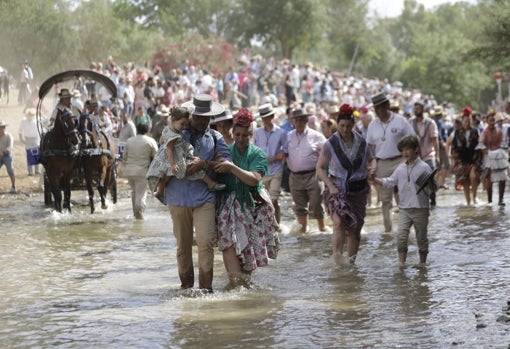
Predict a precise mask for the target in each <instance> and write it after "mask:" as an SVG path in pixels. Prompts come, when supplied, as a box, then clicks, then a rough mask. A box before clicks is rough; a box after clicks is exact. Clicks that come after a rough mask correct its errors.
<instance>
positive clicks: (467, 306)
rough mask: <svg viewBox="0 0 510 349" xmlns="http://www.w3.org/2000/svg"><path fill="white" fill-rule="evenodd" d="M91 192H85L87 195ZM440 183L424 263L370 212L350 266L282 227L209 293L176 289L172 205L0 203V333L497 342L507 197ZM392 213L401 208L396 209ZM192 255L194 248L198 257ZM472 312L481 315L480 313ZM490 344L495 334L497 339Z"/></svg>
mask: <svg viewBox="0 0 510 349" xmlns="http://www.w3.org/2000/svg"><path fill="white" fill-rule="evenodd" d="M85 202H86V201H85ZM458 202H460V203H462V197H461V196H460V194H458V193H455V192H453V193H452V192H449V193H445V192H442V193H441V194H440V196H439V198H438V204H439V207H438V208H437V209H436V210H434V211H432V214H431V220H430V226H429V239H430V254H429V263H428V265H427V266H426V268H420V269H418V268H413V267H412V263H413V261H417V260H418V252H417V249H416V242H415V241H414V234H413V233H412V234H410V246H409V256H408V261H409V265H408V266H407V267H405V268H400V267H399V266H398V257H397V251H396V245H395V234H385V233H383V232H382V230H383V229H382V226H381V222H380V220H381V219H380V212H379V211H378V209H370V210H368V215H367V217H368V219H367V224H366V226H365V229H364V231H363V234H362V242H361V248H360V253H359V255H358V259H357V261H356V265H355V266H350V265H349V264H348V263H342V264H340V265H337V266H335V265H333V264H332V262H331V249H330V234H329V233H320V232H318V231H317V230H314V231H312V232H311V233H310V234H308V235H305V236H303V235H300V234H294V233H291V232H290V228H291V224H292V222H291V217H292V215H291V214H290V213H289V212H288V211H287V212H284V215H283V217H284V219H285V221H284V224H285V226H284V231H283V235H282V241H283V248H282V250H281V253H280V255H279V257H278V260H276V261H274V262H273V261H272V263H271V264H270V265H269V266H268V267H267V268H260V269H258V270H257V271H256V272H255V273H254V275H253V279H252V281H253V285H252V287H251V288H249V289H246V288H238V289H235V290H230V291H227V290H225V289H224V288H225V286H226V285H227V283H228V278H227V277H226V275H225V272H224V267H223V265H222V260H221V254H220V253H216V256H215V270H214V272H215V279H214V283H213V287H214V289H215V290H216V291H215V293H214V294H202V293H200V292H199V291H197V290H186V291H181V290H180V289H179V285H180V282H179V280H178V276H177V269H176V261H175V240H174V237H173V235H172V232H171V221H170V218H169V214H168V211H167V210H166V209H165V208H164V207H162V206H161V205H159V204H158V203H157V202H154V203H152V202H151V203H150V204H149V208H148V212H147V215H146V217H147V220H145V221H143V222H135V221H133V220H132V218H131V216H130V215H131V207H130V201H129V199H128V198H123V199H122V200H120V202H119V203H118V204H117V205H110V208H109V209H108V211H98V212H97V214H94V215H92V216H91V215H90V214H89V213H88V207H87V206H86V205H83V207H82V206H81V205H80V202H79V201H78V202H77V203H76V206H75V207H73V210H74V211H73V214H71V215H66V214H63V215H57V214H54V213H52V212H51V211H50V210H46V209H44V207H42V204H41V203H42V198H40V200H39V199H38V198H33V200H32V201H20V202H19V204H15V205H14V206H10V207H9V209H8V210H7V207H6V206H1V207H0V222H2V228H3V229H2V234H0V262H1V263H2V266H3V269H4V272H3V273H2V275H3V277H2V279H1V281H0V296H1V297H2V300H3V302H2V303H0V311H1V313H2V316H1V317H0V342H1V343H2V344H3V346H4V347H10V348H27V347H53V346H57V347H84V348H85V347H86V348H90V347H119V348H120V347H122V348H124V347H136V348H196V347H211V348H214V347H225V348H240V347H249V348H329V347H331V348H333V347H337V348H342V347H411V346H415V347H420V348H438V347H451V346H453V345H455V344H463V345H464V346H465V347H494V346H495V345H494V343H501V345H502V347H506V346H507V345H508V344H509V343H508V333H509V332H510V328H509V325H508V324H507V323H505V322H497V321H496V320H497V318H498V317H500V316H501V314H502V312H501V309H502V307H503V306H504V305H506V302H507V300H508V294H510V292H509V291H510V289H509V288H510V287H509V286H508V277H509V275H510V267H509V263H508V261H509V255H510V252H509V251H510V237H509V236H508V233H507V226H508V223H509V220H508V218H507V215H506V211H505V209H503V210H501V209H499V208H496V207H492V206H488V205H479V206H477V207H465V206H462V204H459V203H458ZM395 219H396V215H395ZM195 260H196V257H195ZM475 315H476V317H475ZM496 346H497V345H496Z"/></svg>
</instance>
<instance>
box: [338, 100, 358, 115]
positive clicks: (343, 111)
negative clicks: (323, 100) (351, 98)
mask: <svg viewBox="0 0 510 349" xmlns="http://www.w3.org/2000/svg"><path fill="white" fill-rule="evenodd" d="M353 113H354V108H353V107H351V106H350V105H349V104H347V103H344V104H342V106H341V107H340V110H338V115H339V116H340V115H345V116H351V115H352V114H353Z"/></svg>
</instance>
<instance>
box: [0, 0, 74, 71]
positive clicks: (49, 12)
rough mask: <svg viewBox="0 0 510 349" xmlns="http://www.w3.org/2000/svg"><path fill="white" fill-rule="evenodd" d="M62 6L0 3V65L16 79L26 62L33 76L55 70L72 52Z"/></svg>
mask: <svg viewBox="0 0 510 349" xmlns="http://www.w3.org/2000/svg"><path fill="white" fill-rule="evenodd" d="M68 14H69V9H68V8H67V7H66V6H65V3H63V2H60V1H57V2H53V1H51V2H50V1H39V0H4V1H2V2H0V33H1V34H0V65H3V66H5V67H7V68H8V70H10V72H11V74H13V75H14V76H15V77H17V74H18V72H19V69H20V64H21V62H22V61H23V60H24V59H28V60H29V61H30V64H31V65H32V67H33V71H34V74H36V76H35V78H36V79H40V78H41V76H40V75H39V76H38V75H37V74H44V72H45V71H51V70H56V69H58V67H59V66H60V65H61V62H63V61H64V62H65V61H67V60H68V59H69V58H70V57H71V56H73V54H72V52H73V50H74V49H75V47H76V46H75V43H74V42H73V40H72V32H71V31H70V27H71V21H70V17H69V15H68Z"/></svg>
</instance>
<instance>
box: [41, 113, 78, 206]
mask: <svg viewBox="0 0 510 349" xmlns="http://www.w3.org/2000/svg"><path fill="white" fill-rule="evenodd" d="M79 143H80V137H79V134H78V129H77V123H76V119H75V117H74V116H73V114H72V113H71V110H69V109H68V108H57V115H56V117H55V120H54V124H53V127H52V128H51V129H50V130H49V131H48V132H46V133H45V134H43V135H42V137H41V143H40V144H41V162H42V164H43V166H44V169H45V171H46V177H47V178H48V186H49V189H50V191H51V193H52V194H53V199H54V208H55V211H57V212H62V208H64V209H67V210H68V211H69V212H71V179H72V177H73V168H74V164H75V161H76V158H77V156H78V152H79V150H78V147H79ZM62 191H63V192H64V202H63V205H62ZM46 203H47V204H48V203H49V201H48V202H46Z"/></svg>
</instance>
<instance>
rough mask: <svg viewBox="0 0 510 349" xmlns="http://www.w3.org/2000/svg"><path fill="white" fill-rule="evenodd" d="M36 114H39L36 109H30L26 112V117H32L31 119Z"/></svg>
mask: <svg viewBox="0 0 510 349" xmlns="http://www.w3.org/2000/svg"><path fill="white" fill-rule="evenodd" d="M36 113H37V111H36V110H35V108H28V109H27V110H26V111H25V115H26V116H28V117H30V118H32V117H34V116H35V114H36Z"/></svg>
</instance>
